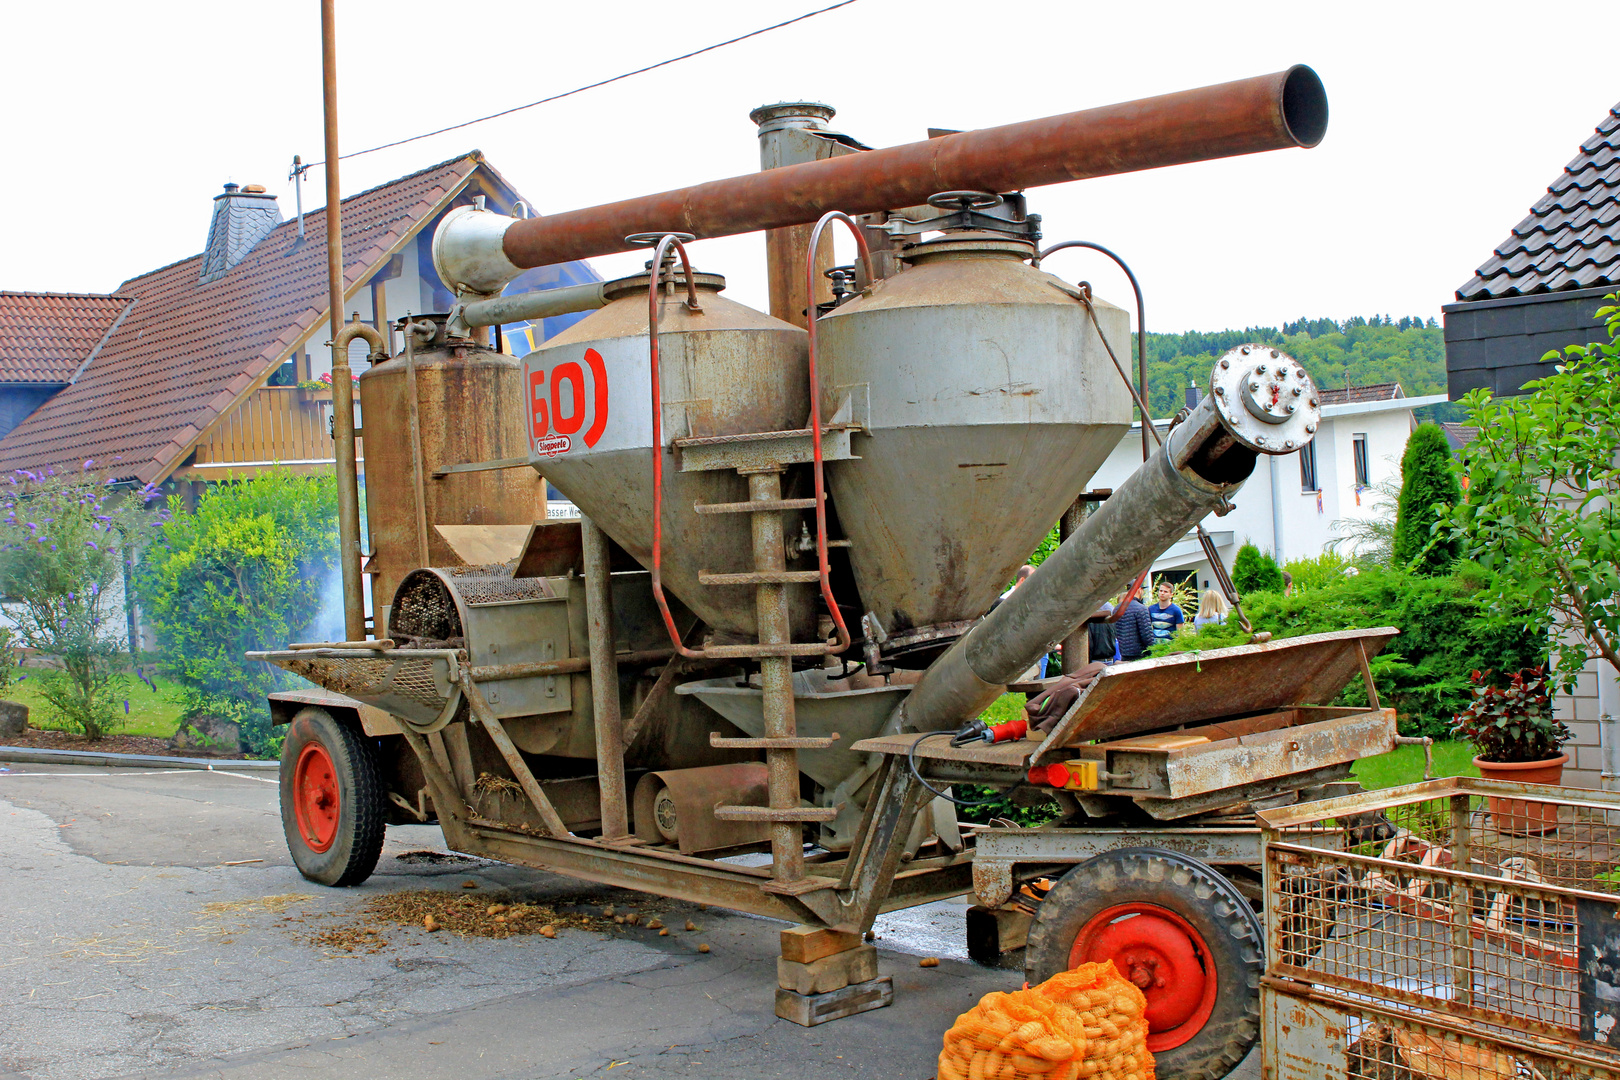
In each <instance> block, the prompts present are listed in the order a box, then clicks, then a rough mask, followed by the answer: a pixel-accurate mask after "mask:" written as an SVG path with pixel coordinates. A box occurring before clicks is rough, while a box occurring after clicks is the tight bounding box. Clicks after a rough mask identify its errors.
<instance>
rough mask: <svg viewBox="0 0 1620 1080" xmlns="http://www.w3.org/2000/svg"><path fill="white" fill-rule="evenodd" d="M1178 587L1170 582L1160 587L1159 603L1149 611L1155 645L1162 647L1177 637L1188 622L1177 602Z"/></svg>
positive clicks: (1161, 584)
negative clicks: (1178, 631)
mask: <svg viewBox="0 0 1620 1080" xmlns="http://www.w3.org/2000/svg"><path fill="white" fill-rule="evenodd" d="M1175 596H1176V587H1175V586H1174V585H1172V584H1170V583H1169V582H1168V581H1166V582H1162V583H1160V585H1159V602H1158V603H1156V604H1154V605H1153V606H1152V607H1150V608H1148V609H1147V613H1148V621H1149V622H1151V623H1152V624H1153V644H1155V645H1160V644H1163V643H1164V642H1166V641H1169V640H1170V639H1171V638H1173V637H1175V636H1176V631H1177V630H1180V629H1181V628H1182V626H1184V625H1185V624H1186V622H1187V616H1186V615H1185V614H1184V613H1183V612H1182V610H1181V605H1180V604H1178V603H1176V602H1175Z"/></svg>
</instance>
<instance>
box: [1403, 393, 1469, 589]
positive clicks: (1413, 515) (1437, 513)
mask: <svg viewBox="0 0 1620 1080" xmlns="http://www.w3.org/2000/svg"><path fill="white" fill-rule="evenodd" d="M1461 500H1462V488H1461V487H1460V486H1459V485H1458V483H1457V476H1456V473H1455V472H1454V471H1453V469H1452V463H1451V444H1450V443H1448V442H1447V441H1446V433H1445V432H1444V431H1441V430H1440V425H1439V424H1419V425H1418V426H1417V430H1415V431H1413V432H1412V437H1411V438H1410V439H1408V440H1407V442H1406V453H1404V454H1402V455H1401V497H1400V502H1399V503H1398V504H1397V506H1396V509H1395V538H1394V543H1393V546H1392V549H1391V555H1392V556H1393V558H1394V560H1395V563H1396V564H1397V565H1399V566H1410V567H1411V569H1413V570H1415V571H1416V572H1418V573H1420V574H1443V573H1445V572H1446V571H1448V570H1450V569H1451V565H1452V563H1454V562H1456V561H1457V540H1456V537H1455V536H1453V535H1452V532H1451V530H1450V529H1449V528H1436V526H1437V525H1439V523H1440V522H1441V520H1442V519H1443V518H1445V517H1446V516H1447V515H1448V514H1449V513H1450V512H1451V508H1452V507H1453V506H1456V505H1457V503H1458V502H1460V501H1461Z"/></svg>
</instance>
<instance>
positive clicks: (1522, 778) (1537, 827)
mask: <svg viewBox="0 0 1620 1080" xmlns="http://www.w3.org/2000/svg"><path fill="white" fill-rule="evenodd" d="M1568 763H1569V755H1568V754H1559V755H1558V756H1557V757H1555V758H1546V759H1545V760H1542V761H1486V760H1485V759H1484V758H1475V759H1474V768H1476V769H1478V770H1479V775H1480V776H1482V777H1484V778H1485V779H1486V780H1505V781H1507V782H1509V783H1513V784H1556V783H1558V782H1559V781H1560V780H1562V779H1563V778H1564V766H1565V765H1566V764H1568ZM1487 801H1488V802H1489V803H1490V809H1491V816H1492V817H1493V818H1495V819H1496V831H1497V832H1500V833H1509V834H1512V835H1514V836H1542V835H1545V834H1547V833H1550V832H1557V831H1558V804H1557V803H1554V802H1528V801H1526V800H1524V799H1503V798H1498V797H1496V796H1494V795H1493V796H1491V797H1490V798H1489V799H1488V800H1487Z"/></svg>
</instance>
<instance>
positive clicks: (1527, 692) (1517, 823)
mask: <svg viewBox="0 0 1620 1080" xmlns="http://www.w3.org/2000/svg"><path fill="white" fill-rule="evenodd" d="M1491 674H1492V673H1491V672H1489V671H1475V672H1473V673H1472V674H1471V675H1470V676H1469V678H1470V679H1471V680H1472V681H1473V684H1474V690H1473V694H1474V697H1473V700H1472V701H1470V702H1469V703H1468V708H1466V709H1464V710H1463V711H1462V712H1460V713H1458V714H1457V715H1456V716H1455V717H1454V718H1453V719H1452V730H1453V731H1454V732H1456V733H1457V734H1458V735H1460V736H1462V737H1463V738H1465V739H1467V740H1468V741H1469V742H1471V743H1473V744H1474V747H1475V749H1477V750H1478V751H1479V754H1478V755H1477V756H1476V757H1475V758H1474V767H1475V768H1477V769H1478V770H1479V773H1480V775H1481V776H1483V777H1484V778H1485V779H1487V780H1507V781H1512V782H1514V783H1520V784H1556V783H1558V782H1559V781H1560V780H1561V779H1563V775H1564V765H1565V764H1566V763H1567V762H1568V761H1569V755H1568V754H1566V753H1564V752H1563V749H1562V747H1563V745H1564V744H1565V743H1566V742H1568V741H1569V740H1570V738H1571V737H1572V736H1571V732H1570V730H1569V728H1567V727H1565V726H1564V724H1563V722H1562V721H1560V720H1555V719H1553V714H1552V695H1551V694H1550V693H1549V692H1548V688H1547V669H1546V668H1545V667H1533V668H1526V669H1524V670H1523V671H1519V672H1515V673H1514V674H1513V675H1511V676H1509V677H1508V685H1506V686H1496V685H1493V684H1492V682H1491ZM1490 808H1491V813H1492V815H1493V816H1495V818H1496V821H1497V827H1498V829H1500V830H1501V831H1505V832H1514V833H1527V832H1528V833H1544V832H1551V831H1553V830H1555V829H1557V828H1558V806H1557V804H1556V803H1547V802H1526V801H1525V800H1522V799H1500V798H1494V797H1493V798H1492V799H1491V800H1490ZM1504 826H1506V827H1505V828H1504Z"/></svg>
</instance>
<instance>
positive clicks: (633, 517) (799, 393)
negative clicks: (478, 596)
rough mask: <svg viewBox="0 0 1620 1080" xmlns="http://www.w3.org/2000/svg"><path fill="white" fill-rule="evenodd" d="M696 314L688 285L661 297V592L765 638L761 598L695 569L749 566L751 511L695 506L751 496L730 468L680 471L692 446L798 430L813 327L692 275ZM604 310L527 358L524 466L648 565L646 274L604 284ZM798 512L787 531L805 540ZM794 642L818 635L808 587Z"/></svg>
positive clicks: (798, 598) (733, 632)
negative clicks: (689, 440)
mask: <svg viewBox="0 0 1620 1080" xmlns="http://www.w3.org/2000/svg"><path fill="white" fill-rule="evenodd" d="M694 277H695V281H696V284H697V288H698V296H699V299H700V303H701V306H702V309H703V310H702V312H701V313H694V312H691V311H689V310H687V308H686V305H685V303H684V301H685V299H686V290H685V284H684V283H685V276H684V275H683V274H681V273H679V272H677V273H676V274H675V278H676V281H677V287H676V289H675V291H674V292H673V293H671V294H669V295H668V298H666V299H664V300H663V301H662V305H663V315H662V317H661V324H660V325H661V328H662V333H661V334H660V338H659V340H660V343H661V344H660V364H659V368H660V373H661V375H662V378H661V380H660V383H661V386H662V392H663V435H664V448H663V455H664V466H663V470H664V513H663V518H664V521H663V529H664V541H663V564H662V578H663V582H664V585H665V587H666V588H667V589H668V590H669V591H670V592H672V593H673V594H674V595H676V596H678V597H679V598H680V600H681V602H682V603H684V604H685V605H686V606H687V607H688V608H690V609H691V610H692V611H693V612H694V613H696V614H697V616H698V617H699V618H701V619H702V620H703V621H704V622H705V623H707V624H708V625H709V626H710V627H712V628H713V629H714V630H716V631H718V632H720V633H721V634H723V635H727V636H729V637H731V638H735V639H741V640H744V641H753V640H755V639H756V636H757V631H756V627H757V620H756V616H755V594H754V589H753V588H751V587H749V586H740V585H720V586H716V585H703V584H700V583H699V581H698V574H699V572H700V571H708V572H710V573H747V572H751V571H753V570H754V568H755V567H754V557H753V536H752V525H751V521H750V518H751V517H752V515H749V514H734V513H722V514H699V513H697V512H696V511H695V510H694V509H693V507H694V505H695V504H715V503H739V502H747V501H748V482H747V480H746V479H745V478H744V477H742V476H740V475H738V473H737V472H736V471H734V470H730V469H723V470H714V471H706V472H682V471H681V463H680V455H679V454H678V452H677V451H676V449H675V447H674V445H673V443H674V441H675V440H678V439H682V438H686V437H698V436H716V435H746V434H754V433H757V432H765V431H788V430H792V429H795V428H801V427H803V425H804V422H805V417H806V416H807V415H808V414H809V411H810V394H809V375H808V367H807V363H806V361H807V355H806V353H807V343H806V338H805V332H804V331H803V330H801V329H799V328H798V327H796V326H793V325H791V324H789V323H785V322H782V321H780V320H778V319H773V318H771V316H769V315H766V314H764V313H763V312H759V311H755V310H754V309H753V308H750V307H745V306H744V305H742V304H738V303H735V302H733V301H731V300H727V299H726V298H725V297H723V296H720V295H719V291H720V290H721V289H722V288H724V287H725V279H724V278H722V277H720V276H718V275H715V274H701V273H699V274H696V275H694ZM604 292H605V295H606V296H607V297H608V299H609V303H608V304H607V306H606V307H603V308H602V309H601V310H599V311H596V312H593V313H592V314H591V315H590V316H588V317H587V318H585V319H582V320H580V321H579V322H578V323H575V324H574V325H573V326H571V327H570V328H568V329H567V330H565V331H563V332H562V333H561V334H558V335H557V336H556V337H554V338H550V339H549V340H547V341H546V343H545V344H544V345H543V346H541V348H539V349H537V350H535V351H534V352H532V353H530V354H529V355H528V356H526V357H525V358H524V360H523V365H524V386H525V387H526V388H527V393H528V397H529V418H530V436H531V437H530V444H529V451H530V454H529V459H530V461H531V462H532V463H533V464H534V466H535V468H537V469H539V470H540V472H541V473H542V474H544V476H545V477H546V479H548V480H549V481H551V483H553V484H555V485H556V487H557V490H558V491H561V492H562V493H563V494H564V495H566V496H567V497H568V498H569V499H570V500H572V502H573V503H574V505H575V506H577V507H579V509H580V512H581V513H583V514H584V515H585V516H587V517H589V518H590V519H591V520H592V521H594V522H595V523H596V524H597V525H598V526H600V527H601V528H602V530H603V531H604V532H606V533H607V534H608V535H609V536H611V537H612V538H613V539H614V541H615V542H617V543H618V544H619V546H620V547H622V548H624V549H625V550H626V551H628V552H629V553H630V554H631V555H632V556H633V557H634V558H635V559H636V560H637V561H638V562H640V563H641V564H642V565H643V566H646V567H648V568H651V566H652V524H653V509H652V508H653V491H652V453H651V451H652V392H651V371H652V368H651V364H650V361H649V358H648V347H647V346H648V342H647V275H645V274H643V275H641V276H639V277H633V278H625V279H623V280H621V281H615V282H610V283H608V284H607V285H606V286H604ZM801 513H802V512H789V517H790V520H789V521H788V522H787V523H786V524H787V526H788V529H789V531H788V535H789V536H794V535H797V533H798V529H799V526H798V522H797V520H796V519H797V517H798V516H800V514H801ZM789 595H790V598H791V600H792V603H791V605H790V610H792V611H793V612H794V614H795V627H794V632H795V636H796V638H797V639H798V640H801V641H804V640H809V639H808V637H807V636H806V635H807V634H808V633H809V631H810V630H812V629H813V627H814V624H813V622H812V621H811V620H812V617H813V608H812V606H811V604H810V603H809V602H808V601H809V598H810V595H811V593H810V587H809V586H803V585H795V586H789Z"/></svg>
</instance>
